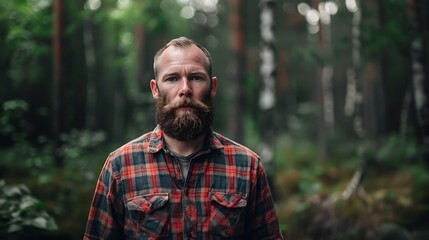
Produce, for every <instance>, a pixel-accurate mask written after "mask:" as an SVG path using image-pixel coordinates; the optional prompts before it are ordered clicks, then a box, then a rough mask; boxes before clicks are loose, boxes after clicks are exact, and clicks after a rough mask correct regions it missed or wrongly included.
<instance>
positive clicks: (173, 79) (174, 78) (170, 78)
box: [165, 77, 178, 82]
mask: <svg viewBox="0 0 429 240" xmlns="http://www.w3.org/2000/svg"><path fill="white" fill-rule="evenodd" d="M177 79H178V78H177V77H169V78H167V79H165V81H166V82H176V81H177Z"/></svg>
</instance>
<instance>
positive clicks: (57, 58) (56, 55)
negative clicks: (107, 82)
mask: <svg viewBox="0 0 429 240" xmlns="http://www.w3.org/2000/svg"><path fill="white" fill-rule="evenodd" d="M61 8H62V7H61V0H54V2H53V11H54V14H53V15H54V19H53V32H54V34H53V39H52V48H53V49H52V52H53V88H52V137H53V141H54V149H53V151H54V152H53V156H54V161H55V164H56V166H57V167H62V166H63V159H62V157H61V156H60V154H59V146H60V142H59V141H60V139H59V135H60V120H59V118H60V105H61V101H60V94H59V92H60V86H61V62H62V61H61V15H62V11H61V10H62V9H61Z"/></svg>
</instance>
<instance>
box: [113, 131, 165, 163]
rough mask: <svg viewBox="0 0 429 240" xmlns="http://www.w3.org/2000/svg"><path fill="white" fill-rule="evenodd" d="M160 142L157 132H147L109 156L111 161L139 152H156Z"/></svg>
mask: <svg viewBox="0 0 429 240" xmlns="http://www.w3.org/2000/svg"><path fill="white" fill-rule="evenodd" d="M158 141H159V139H158V138H157V136H156V132H155V131H151V132H147V133H145V134H143V135H141V136H139V137H137V138H135V139H133V140H131V141H129V142H127V143H125V144H123V145H122V146H120V147H118V148H117V149H115V150H114V151H112V152H111V153H110V154H109V159H116V158H118V157H121V156H124V155H128V154H133V153H138V152H151V151H154V149H155V148H156V146H157V144H158Z"/></svg>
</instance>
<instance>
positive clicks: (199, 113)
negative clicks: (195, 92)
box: [156, 91, 213, 141]
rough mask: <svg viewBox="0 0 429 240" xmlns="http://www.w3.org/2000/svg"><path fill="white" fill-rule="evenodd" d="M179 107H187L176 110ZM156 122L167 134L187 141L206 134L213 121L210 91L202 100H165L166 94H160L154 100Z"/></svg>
mask: <svg viewBox="0 0 429 240" xmlns="http://www.w3.org/2000/svg"><path fill="white" fill-rule="evenodd" d="M180 107H187V108H188V109H185V110H181V111H178V109H179V108H180ZM156 122H157V124H159V125H160V126H161V129H162V131H164V133H165V134H167V135H168V136H170V137H172V138H174V139H176V140H179V141H189V140H193V139H196V138H198V137H200V136H202V135H204V134H206V133H207V132H208V131H209V129H210V127H211V125H212V122H213V104H212V101H211V96H210V91H208V92H207V93H206V94H205V95H204V97H203V100H202V101H199V100H193V99H191V98H186V97H185V98H180V100H178V101H174V102H171V103H168V102H167V96H166V95H164V94H160V99H159V100H158V101H157V102H156Z"/></svg>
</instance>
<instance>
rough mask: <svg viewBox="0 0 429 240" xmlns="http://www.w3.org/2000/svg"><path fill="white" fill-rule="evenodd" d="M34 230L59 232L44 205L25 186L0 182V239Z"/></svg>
mask: <svg viewBox="0 0 429 240" xmlns="http://www.w3.org/2000/svg"><path fill="white" fill-rule="evenodd" d="M33 228H38V229H45V230H57V229H58V227H57V225H56V223H55V221H54V219H53V218H52V217H51V216H50V215H49V214H48V213H47V212H46V211H45V210H44V206H43V203H42V202H41V201H40V200H38V199H36V198H35V197H33V196H32V195H31V194H30V191H29V190H28V188H27V187H26V186H25V185H22V184H21V185H6V183H5V181H3V180H1V181H0V237H1V238H3V239H4V238H5V237H6V236H8V235H10V234H20V233H23V232H24V231H31V229H33Z"/></svg>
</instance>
